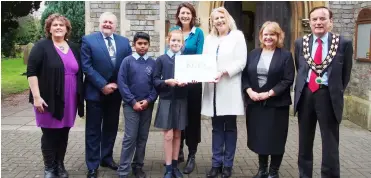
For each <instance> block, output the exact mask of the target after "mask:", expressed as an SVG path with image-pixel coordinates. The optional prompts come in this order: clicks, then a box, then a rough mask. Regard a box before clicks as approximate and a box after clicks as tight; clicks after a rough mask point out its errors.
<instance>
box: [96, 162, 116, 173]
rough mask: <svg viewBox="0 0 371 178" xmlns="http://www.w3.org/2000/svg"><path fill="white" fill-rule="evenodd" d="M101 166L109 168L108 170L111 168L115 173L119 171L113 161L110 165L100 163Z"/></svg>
mask: <svg viewBox="0 0 371 178" xmlns="http://www.w3.org/2000/svg"><path fill="white" fill-rule="evenodd" d="M100 166H102V167H108V168H110V169H112V170H114V171H117V169H118V165H117V164H116V163H115V161H113V160H112V162H110V163H105V162H101V163H100Z"/></svg>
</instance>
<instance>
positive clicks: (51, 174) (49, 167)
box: [41, 148, 58, 178]
mask: <svg viewBox="0 0 371 178" xmlns="http://www.w3.org/2000/svg"><path fill="white" fill-rule="evenodd" d="M41 152H42V154H43V160H44V166H45V167H44V178H58V175H57V164H56V162H55V153H54V150H47V149H43V148H41Z"/></svg>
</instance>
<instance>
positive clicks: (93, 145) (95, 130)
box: [81, 12, 132, 177]
mask: <svg viewBox="0 0 371 178" xmlns="http://www.w3.org/2000/svg"><path fill="white" fill-rule="evenodd" d="M116 24H117V18H116V16H115V15H114V14H112V13H110V12H105V13H103V14H102V15H101V16H100V18H99V28H100V32H95V33H92V34H90V35H87V36H84V37H83V38H82V46H81V60H82V67H83V71H84V73H85V84H84V85H85V86H84V87H85V100H86V130H85V139H86V140H85V144H86V145H85V147H86V165H87V167H88V177H97V169H98V167H99V164H100V165H101V166H102V167H109V168H111V169H113V170H117V164H116V163H115V162H114V160H113V158H112V152H113V151H112V150H113V146H114V143H115V139H116V134H117V129H118V124H119V115H120V107H121V102H122V99H121V95H120V93H119V91H118V90H117V82H116V81H117V74H118V70H119V68H120V65H121V62H122V60H123V59H124V58H125V57H126V56H129V55H131V53H132V50H131V47H130V43H129V40H128V39H127V38H125V37H122V36H119V35H116V34H114V32H115V30H116Z"/></svg>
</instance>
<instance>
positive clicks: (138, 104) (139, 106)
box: [133, 102, 143, 112]
mask: <svg viewBox="0 0 371 178" xmlns="http://www.w3.org/2000/svg"><path fill="white" fill-rule="evenodd" d="M133 109H134V110H135V111H137V112H139V111H142V110H143V108H142V105H141V104H140V102H136V103H135V104H134V106H133Z"/></svg>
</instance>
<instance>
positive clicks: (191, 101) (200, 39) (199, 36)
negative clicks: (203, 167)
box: [170, 2, 204, 174]
mask: <svg viewBox="0 0 371 178" xmlns="http://www.w3.org/2000/svg"><path fill="white" fill-rule="evenodd" d="M175 18H176V26H174V27H173V28H171V29H170V31H173V30H181V31H182V33H183V36H184V46H183V48H182V55H188V54H202V49H203V45H204V33H203V31H202V30H201V29H200V28H198V27H196V26H195V23H196V18H197V17H196V10H195V8H194V7H193V5H192V4H190V3H188V2H184V3H181V4H180V5H179V6H178V9H177V11H176V14H175ZM201 97H202V83H195V84H190V85H188V97H187V99H188V111H187V112H188V125H187V127H186V128H185V130H184V131H183V132H182V140H181V141H180V150H179V162H183V161H184V153H183V147H184V140H185V143H186V145H187V147H188V159H187V164H186V166H185V168H184V171H183V173H185V174H190V173H191V172H192V171H193V170H194V168H195V164H196V162H195V155H196V152H197V147H198V143H200V142H201Z"/></svg>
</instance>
